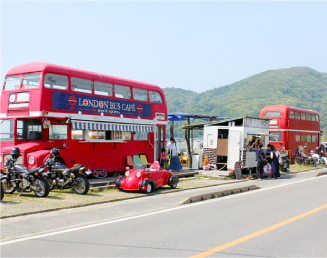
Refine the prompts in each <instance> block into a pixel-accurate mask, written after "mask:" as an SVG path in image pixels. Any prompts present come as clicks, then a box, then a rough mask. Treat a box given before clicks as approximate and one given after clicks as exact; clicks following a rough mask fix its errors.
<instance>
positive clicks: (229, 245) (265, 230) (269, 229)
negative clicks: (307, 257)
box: [191, 204, 327, 258]
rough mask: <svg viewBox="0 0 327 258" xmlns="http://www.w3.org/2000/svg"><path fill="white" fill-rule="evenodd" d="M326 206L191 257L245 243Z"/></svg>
mask: <svg viewBox="0 0 327 258" xmlns="http://www.w3.org/2000/svg"><path fill="white" fill-rule="evenodd" d="M326 208H327V204H325V205H323V206H321V207H319V208H316V209H313V210H311V211H308V212H305V213H303V214H301V215H298V216H296V217H294V218H291V219H288V220H285V221H283V222H280V223H277V224H275V225H273V226H271V227H268V228H265V229H262V230H260V231H257V232H255V233H252V234H250V235H247V236H245V237H242V238H239V239H237V240H234V241H232V242H229V243H227V244H224V245H221V246H218V247H215V248H213V249H211V250H208V251H205V252H203V253H200V254H197V255H195V256H192V257H191V258H193V257H206V256H209V255H212V254H214V253H218V252H220V251H223V250H225V249H227V248H230V247H232V246H234V245H237V244H240V243H243V242H245V241H248V240H250V239H252V238H255V237H257V236H260V235H262V234H265V233H267V232H269V231H272V230H274V229H276V228H280V227H282V226H285V225H287V224H289V223H291V222H293V221H296V220H299V219H302V218H304V217H306V216H309V215H311V214H313V213H315V212H317V211H320V210H323V209H326Z"/></svg>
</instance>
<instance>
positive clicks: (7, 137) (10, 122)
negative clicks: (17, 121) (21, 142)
mask: <svg viewBox="0 0 327 258" xmlns="http://www.w3.org/2000/svg"><path fill="white" fill-rule="evenodd" d="M13 139H14V119H2V120H0V141H12V140H13Z"/></svg>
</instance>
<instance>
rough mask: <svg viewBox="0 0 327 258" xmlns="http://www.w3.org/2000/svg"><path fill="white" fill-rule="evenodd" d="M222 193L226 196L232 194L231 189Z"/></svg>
mask: <svg viewBox="0 0 327 258" xmlns="http://www.w3.org/2000/svg"><path fill="white" fill-rule="evenodd" d="M223 194H224V196H227V195H230V194H232V191H231V190H224V191H223Z"/></svg>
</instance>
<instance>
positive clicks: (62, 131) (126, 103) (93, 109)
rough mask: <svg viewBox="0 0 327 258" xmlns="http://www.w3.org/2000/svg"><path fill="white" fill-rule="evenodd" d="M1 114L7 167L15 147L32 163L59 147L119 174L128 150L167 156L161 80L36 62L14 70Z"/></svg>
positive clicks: (69, 158)
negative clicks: (134, 78) (152, 81)
mask: <svg viewBox="0 0 327 258" xmlns="http://www.w3.org/2000/svg"><path fill="white" fill-rule="evenodd" d="M0 119H1V120H0V124H1V125H0V126H1V132H0V133H1V134H0V143H1V151H0V167H3V164H4V162H5V159H6V158H8V155H9V153H10V150H11V149H12V147H13V146H16V147H19V148H20V150H21V152H22V156H21V158H20V159H19V160H18V162H20V163H22V164H25V165H27V167H28V168H29V169H31V168H33V167H38V166H42V165H43V164H44V161H45V159H46V158H47V156H48V155H49V150H50V149H51V148H54V147H57V148H59V149H60V155H61V156H62V157H63V158H64V160H65V162H66V165H67V166H72V165H74V164H76V163H79V164H85V165H88V166H89V168H90V169H91V170H94V169H104V170H106V171H107V172H114V171H123V170H125V167H126V166H127V163H126V158H127V156H133V155H138V154H141V153H142V154H145V155H146V156H147V158H148V161H149V162H153V161H154V160H156V159H157V158H158V157H159V151H160V148H162V147H164V143H165V133H164V132H165V127H166V124H167V105H166V100H165V96H164V93H163V91H162V90H161V88H160V87H158V86H156V85H152V84H148V83H141V82H137V81H132V80H127V79H122V78H118V77H113V76H108V75H104V74H98V73H94V72H87V71H82V70H78V69H73V68H68V67H63V66H59V65H53V64H47V63H30V64H25V65H20V66H17V67H14V68H12V69H11V70H9V71H8V73H7V74H6V78H5V83H4V85H3V91H2V95H1V107H0Z"/></svg>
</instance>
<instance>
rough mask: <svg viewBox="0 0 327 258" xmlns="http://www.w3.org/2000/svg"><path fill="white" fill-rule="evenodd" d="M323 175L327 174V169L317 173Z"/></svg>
mask: <svg viewBox="0 0 327 258" xmlns="http://www.w3.org/2000/svg"><path fill="white" fill-rule="evenodd" d="M322 175H327V171H324V172H319V173H317V175H316V176H322Z"/></svg>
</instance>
